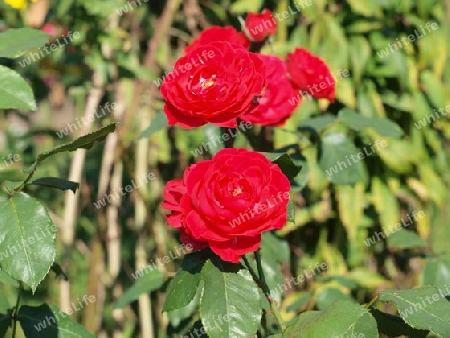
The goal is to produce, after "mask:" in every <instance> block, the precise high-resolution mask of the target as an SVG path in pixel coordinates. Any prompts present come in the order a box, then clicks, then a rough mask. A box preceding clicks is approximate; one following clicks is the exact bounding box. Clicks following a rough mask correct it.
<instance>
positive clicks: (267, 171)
mask: <svg viewBox="0 0 450 338" xmlns="http://www.w3.org/2000/svg"><path fill="white" fill-rule="evenodd" d="M289 190H290V184H289V180H288V179H287V178H286V176H285V175H284V174H283V173H282V171H281V169H280V168H279V167H278V166H277V165H276V164H273V163H271V162H270V161H269V160H268V159H267V158H266V157H265V156H264V155H262V154H260V153H256V152H251V151H248V150H246V149H242V148H238V149H236V148H228V149H223V150H221V151H219V152H218V153H217V154H216V155H215V156H214V157H213V159H212V160H208V161H202V162H199V163H197V164H194V165H192V166H191V167H189V168H188V169H187V170H186V171H185V173H184V177H183V180H182V181H181V180H175V181H170V182H168V184H167V185H166V187H165V188H164V202H163V204H162V206H163V207H164V208H165V209H167V210H170V211H172V213H171V214H170V215H168V216H167V222H168V224H169V225H170V226H173V227H175V228H177V229H179V230H180V231H181V241H182V242H183V243H184V244H191V245H193V246H194V248H197V249H200V248H202V247H210V248H211V250H212V251H213V252H215V253H216V254H217V255H219V256H220V257H221V258H222V259H223V260H225V261H229V262H234V263H236V262H238V261H239V259H240V258H241V257H242V255H244V254H246V253H248V252H252V251H255V250H257V249H258V247H259V246H260V243H261V233H262V232H264V231H269V230H274V229H281V228H282V227H283V226H284V225H285V224H286V221H287V205H288V202H289Z"/></svg>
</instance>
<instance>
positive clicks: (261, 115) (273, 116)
mask: <svg viewBox="0 0 450 338" xmlns="http://www.w3.org/2000/svg"><path fill="white" fill-rule="evenodd" d="M258 56H259V58H260V59H261V60H263V61H264V64H265V65H266V88H265V89H264V90H263V92H262V94H261V97H259V98H258V103H259V105H258V106H257V107H256V108H255V109H254V110H252V111H251V112H250V113H247V114H244V115H242V116H241V117H240V119H241V120H243V121H248V122H251V123H255V124H259V125H263V126H282V125H284V124H285V123H286V120H287V119H288V118H289V117H290V116H291V115H292V114H293V113H294V112H295V110H296V109H297V107H298V106H299V104H300V102H301V101H300V100H301V99H300V100H295V101H294V102H295V103H294V104H291V102H292V101H293V100H292V98H293V97H295V96H296V95H297V92H296V91H295V89H294V87H293V86H292V83H291V82H290V81H289V79H288V77H287V74H286V63H285V62H284V60H282V59H281V58H279V57H278V56H272V55H263V54H258Z"/></svg>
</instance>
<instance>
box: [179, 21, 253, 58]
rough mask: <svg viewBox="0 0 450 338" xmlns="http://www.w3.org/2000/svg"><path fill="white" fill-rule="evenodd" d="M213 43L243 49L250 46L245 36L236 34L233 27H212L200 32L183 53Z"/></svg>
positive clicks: (239, 33)
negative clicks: (236, 46) (223, 43)
mask: <svg viewBox="0 0 450 338" xmlns="http://www.w3.org/2000/svg"><path fill="white" fill-rule="evenodd" d="M215 41H227V42H232V43H235V44H238V45H241V46H242V47H244V48H245V49H248V47H249V46H250V41H249V40H248V39H247V37H246V36H245V34H244V33H241V32H238V31H237V30H236V29H234V27H231V26H227V27H220V26H213V27H210V28H207V29H205V30H204V31H203V32H201V33H200V35H199V36H198V38H197V39H195V40H194V41H192V42H191V44H190V45H189V46H187V47H186V48H185V49H184V52H185V53H189V52H191V51H192V50H194V49H195V48H197V47H198V46H201V45H207V44H209V43H211V42H215Z"/></svg>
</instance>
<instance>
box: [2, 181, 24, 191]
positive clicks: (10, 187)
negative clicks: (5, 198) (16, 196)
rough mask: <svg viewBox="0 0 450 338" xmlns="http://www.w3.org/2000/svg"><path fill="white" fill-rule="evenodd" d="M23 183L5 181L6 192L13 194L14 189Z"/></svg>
mask: <svg viewBox="0 0 450 338" xmlns="http://www.w3.org/2000/svg"><path fill="white" fill-rule="evenodd" d="M22 182H23V181H19V182H17V181H5V187H6V190H8V192H11V193H12V192H13V191H14V189H16V188H17V187H20V186H21V185H22Z"/></svg>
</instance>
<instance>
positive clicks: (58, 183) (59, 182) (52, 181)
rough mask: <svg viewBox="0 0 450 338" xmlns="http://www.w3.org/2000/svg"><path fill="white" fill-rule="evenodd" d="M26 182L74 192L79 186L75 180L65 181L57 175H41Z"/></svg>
mask: <svg viewBox="0 0 450 338" xmlns="http://www.w3.org/2000/svg"><path fill="white" fill-rule="evenodd" d="M28 184H34V185H42V186H45V187H51V188H57V189H61V190H69V189H70V190H72V191H73V193H75V192H76V191H77V189H78V187H79V186H80V185H79V184H78V183H77V182H72V181H67V180H64V179H62V178H58V177H41V178H38V179H37V180H34V181H32V182H29V183H28Z"/></svg>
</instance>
